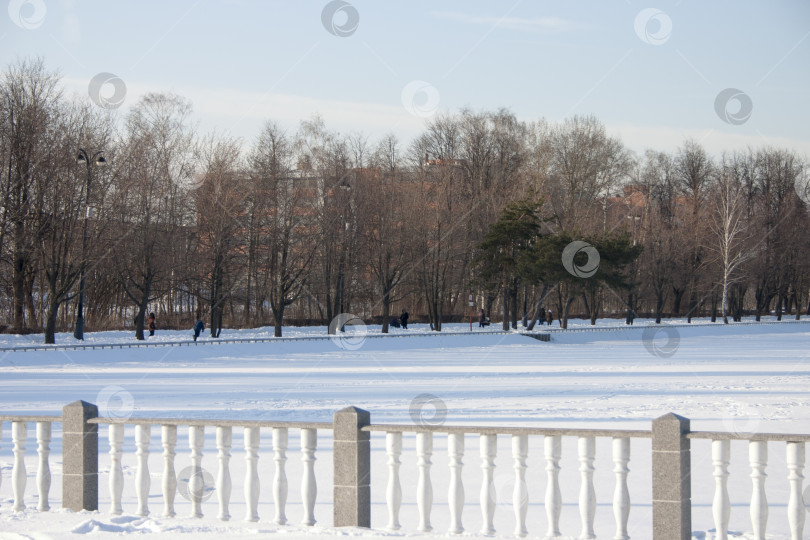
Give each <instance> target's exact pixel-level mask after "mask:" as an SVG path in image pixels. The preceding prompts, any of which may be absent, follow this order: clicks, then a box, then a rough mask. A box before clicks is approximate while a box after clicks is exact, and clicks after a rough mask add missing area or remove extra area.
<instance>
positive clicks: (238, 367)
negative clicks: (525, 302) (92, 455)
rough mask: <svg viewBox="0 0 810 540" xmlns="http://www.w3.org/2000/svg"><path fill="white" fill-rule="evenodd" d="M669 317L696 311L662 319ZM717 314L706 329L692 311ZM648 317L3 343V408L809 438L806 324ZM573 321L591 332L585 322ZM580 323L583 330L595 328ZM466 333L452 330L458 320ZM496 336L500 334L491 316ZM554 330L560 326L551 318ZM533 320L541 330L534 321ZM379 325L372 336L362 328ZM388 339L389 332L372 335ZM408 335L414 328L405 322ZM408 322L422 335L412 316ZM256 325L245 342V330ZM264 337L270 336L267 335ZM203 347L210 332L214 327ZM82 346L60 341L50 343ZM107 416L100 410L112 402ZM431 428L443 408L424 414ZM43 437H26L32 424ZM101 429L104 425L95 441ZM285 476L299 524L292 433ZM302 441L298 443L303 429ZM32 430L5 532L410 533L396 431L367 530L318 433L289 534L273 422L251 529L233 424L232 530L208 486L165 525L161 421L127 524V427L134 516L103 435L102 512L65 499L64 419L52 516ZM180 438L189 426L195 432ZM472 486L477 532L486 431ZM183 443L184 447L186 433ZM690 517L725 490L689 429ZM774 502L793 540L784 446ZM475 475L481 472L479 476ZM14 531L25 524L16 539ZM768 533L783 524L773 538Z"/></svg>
mask: <svg viewBox="0 0 810 540" xmlns="http://www.w3.org/2000/svg"><path fill="white" fill-rule="evenodd" d="M669 322H670V323H671V324H672V323H678V322H685V321H669ZM698 322H705V321H698ZM648 323H649V321H642V320H637V321H636V325H635V327H633V328H626V327H625V326H624V324H623V322H622V321H617V320H612V321H604V322H602V323H601V324H602V325H611V324H612V325H614V326H617V328H616V329H615V330H614V331H605V332H587V333H586V332H582V333H579V332H554V333H553V336H552V342H551V343H541V342H539V341H536V340H533V339H530V338H527V337H525V336H521V335H518V334H516V333H513V334H498V333H490V334H489V335H487V334H474V335H468V336H456V335H453V336H435V335H425V336H418V335H416V336H414V337H410V338H407V339H385V338H383V339H365V340H363V339H362V336H360V337H358V336H350V337H349V339H350V341H343V342H341V341H339V340H338V341H331V340H323V341H303V342H294V341H293V342H290V341H284V342H278V343H272V342H269V343H267V342H265V343H256V344H226V345H221V346H218V347H170V346H167V347H156V348H143V349H141V348H135V349H122V350H114V351H110V350H82V351H75V350H69V351H65V350H52V351H34V352H5V353H1V354H0V389H2V392H0V412H1V413H2V414H35V413H36V414H60V411H61V407H62V406H63V405H65V404H66V403H69V402H71V401H75V400H76V399H84V400H86V401H90V402H94V403H97V404H98V405H99V407H100V409H101V413H102V415H107V416H130V417H132V418H136V417H139V416H140V417H181V418H206V419H214V418H228V419H267V420H295V421H302V420H312V421H329V420H331V416H332V414H333V413H334V411H336V410H338V409H340V408H342V407H345V406H347V405H356V406H358V407H362V408H364V409H367V410H369V411H371V418H372V422H375V423H411V422H412V421H413V420H412V416H411V412H412V411H411V409H412V403H413V400H414V398H415V397H416V396H418V395H420V394H425V393H427V394H432V395H434V396H436V397H437V398H438V399H439V400H440V401H437V402H436V403H439V404H440V406H441V407H442V409H443V411H442V412H444V409H446V418H445V419H444V422H446V423H447V424H448V425H464V424H466V425H498V426H505V425H508V426H547V427H582V428H586V427H594V428H617V429H619V428H630V429H649V427H650V421H651V420H652V419H653V418H655V417H658V416H660V415H662V414H665V413H667V412H676V413H678V414H681V415H683V416H686V417H688V418H690V419H692V429H693V430H723V431H736V432H748V431H768V432H786V433H797V432H800V433H810V421H809V420H808V419H810V369H809V368H810V361H809V360H808V353H807V350H808V344H810V325H805V324H804V323H799V324H795V323H792V322H785V323H784V324H778V325H775V324H768V325H731V326H723V325H722V324H716V325H712V326H698V327H694V328H683V327H676V328H672V329H671V330H670V331H669V332H664V331H659V332H655V331H651V330H649V328H647V325H648ZM572 326H579V321H577V322H576V323H574V324H573V325H572ZM582 326H587V323H586V322H583V323H582ZM465 328H466V329H469V326H468V325H450V326H449V327H448V328H447V329H448V330H453V331H463V330H464V329H465ZM490 328H492V327H490ZM555 328H557V327H556V326H555ZM538 329H539V328H538ZM368 331H369V332H370V331H375V330H374V329H371V328H369V329H368ZM376 331H378V329H377V330H376ZM398 332H400V333H401V332H403V331H401V330H399V331H398ZM408 332H409V333H410V334H418V333H423V334H425V333H429V330H427V329H426V328H424V326H420V325H415V326H414V327H413V328H412V329H409V330H408ZM250 333H252V334H250ZM261 333H268V334H270V333H272V329H260V330H250V331H248V330H246V331H241V332H236V331H233V332H232V331H226V332H223V337H238V336H244V335H249V334H250V335H256V334H261ZM295 333H298V335H312V334H315V335H325V334H326V329H325V328H302V329H295V328H290V329H286V328H285V335H293V334H295ZM188 337H189V336H188V332H177V333H175V332H161V331H159V332H158V335H157V336H156V337H155V338H152V339H158V340H159V339H165V340H167V341H172V340H177V339H181V338H182V339H188ZM267 337H269V335H268V336H267ZM207 339H210V338H207ZM68 340H72V338H69V337H68V335H60V336H58V337H57V342H58V343H60V342H66V341H68ZM115 340H122V341H124V342H132V341H134V340H133V339H132V335H131V333H129V332H126V333H124V332H103V333H98V334H88V335H87V341H88V342H95V343H102V342H104V343H112V342H115ZM30 343H41V336H24V337H17V336H0V346H4V347H8V346H20V345H24V344H30ZM105 413H106V414H105ZM422 414H423V415H425V417H426V419H427V420H428V421H430V420H431V418H433V416H434V411H433V410H428V411H422ZM30 431H31V430H30V429H29V432H30ZM103 432H104V429H102V433H103ZM290 435H291V440H290V453H289V457H290V459H289V462H288V466H289V468H288V476H289V478H290V499H289V503H288V505H289V507H288V517H289V519H290V521H291V522H292V523H297V522H298V521H300V519H301V516H302V513H301V509H300V495H299V493H298V491H297V486H298V483H299V481H300V480H299V479H300V476H299V474H300V471H301V465H300V460H299V459H298V452H297V446H296V445H297V443H298V441H297V434H294V433H293V432H291V434H290ZM213 436H214V433H213V429H208V430H207V431H206V441H205V449H204V456H205V457H204V459H203V467H204V468H206V469H207V470H209V471H212V472H213V474H216V466H217V465H216V449H215V445H214V441H213ZM293 436H295V440H293ZM30 437H31V435H29V441H28V453H27V457H26V464H27V470H28V486H29V487H28V490H27V494H28V495H27V499H26V503H27V505H28V506H29V509H28V510H26V511H25V512H23V513H20V514H14V513H12V512H11V500H12V498H13V497H12V486H11V485H10V475H11V467H12V462H13V456H12V452H11V443H10V438H11V437H10V425H9V423H8V422H4V423H3V425H2V437H1V438H0V473H2V477H3V482H2V484H0V538H7V537H8V538H33V537H37V538H47V537H57V538H65V537H76V535H77V534H84V533H92V536H93V537H99V538H106V537H113V536H119V535H121V534H128V533H138V534H141V533H150V534H147V537H150V538H152V537H154V538H164V537H169V538H197V537H206V538H215V537H223V536H224V537H228V538H232V537H233V538H248V537H255V535H256V534H257V533H262V532H267V533H274V534H276V535H278V536H280V537H281V536H283V537H284V538H289V537H302V538H316V537H319V536H376V537H383V536H407V537H409V538H411V537H421V536H425V537H429V536H431V535H418V534H416V533H415V532H414V531H415V528H416V509H415V506H416V505H415V498H414V493H415V476H416V474H415V456H414V453H413V448H414V442H413V438H412V437H411V438H410V439H409V438H408V437H406V441H405V449H404V453H403V456H402V461H403V465H402V478H403V509H402V516H401V517H402V521H403V528H404V531H406V532H398V533H393V532H386V531H383V530H382V527H384V524H385V522H386V507H385V479H386V465H385V453H384V451H383V449H384V439H383V438H381V437H379V436H376V435H375V436H373V438H372V447H373V454H372V500H373V508H372V524H373V525H374V527H375V529H374V530H373V531H365V530H359V529H349V530H342V529H341V530H336V529H332V528H331V527H330V525H331V506H330V502H331V498H332V493H331V460H332V454H331V441H330V437H329V436H328V434H323V435H321V436H320V437H319V442H318V445H319V448H318V453H317V458H318V461H317V463H316V471H317V477H318V482H319V485H318V504H317V506H316V518H317V519H318V522H319V524H318V525H316V527H315V528H306V527H301V526H297V525H294V526H292V527H278V526H276V525H273V524H272V522H271V519H272V516H273V508H274V506H273V502H272V495H271V488H270V486H271V483H272V478H273V460H272V448H271V446H272V445H271V442H270V441H269V433H268V432H265V431H263V432H262V439H261V446H260V456H261V459H260V460H259V472H260V478H261V485H262V493H261V497H260V505H259V515H260V518H261V519H260V521H259V522H258V523H245V522H241V521H240V520H241V518H242V516H243V513H244V504H243V503H242V501H243V498H242V495H241V493H242V489H243V485H242V478H243V477H244V472H245V468H244V459H243V456H244V451H243V449H242V448H241V432H240V430H235V432H234V447H233V450H232V454H233V459H232V462H231V464H232V468H231V474H232V477H233V479H234V486H233V496H232V501H233V503H232V508H231V514H232V515H233V516H234V518H233V521H231V522H220V521H218V520H216V518H215V516H216V513H217V506H216V497H211V498H210V499H209V500H207V501H206V502H205V503H204V504H203V511H204V513H205V517H204V518H202V519H191V518H187V517H180V518H173V519H165V518H162V517H159V516H160V515H161V513H162V498H161V495H160V471H161V470H162V457H161V455H160V451H161V449H160V443H159V436H158V435H157V432H155V433H153V438H152V453H151V455H150V460H149V464H150V470H151V471H152V488H151V492H150V493H151V495H150V509H151V511H152V515H151V516H150V517H148V518H140V517H135V516H133V515H131V514H127V512H130V513H131V512H134V511H135V492H134V485H133V484H134V481H133V479H134V474H135V456H134V443H133V440H132V437H133V433H132V429H131V428H128V429H127V432H126V440H125V444H124V451H125V454H124V461H123V463H124V474H125V490H124V510H125V515H124V516H121V517H113V516H110V515H109V514H108V513H107V509H108V505H109V502H110V500H109V492H108V489H107V478H108V474H107V472H108V471H109V463H110V462H109V457H108V456H107V454H106V453H107V452H108V451H109V446H108V444H107V441H106V437H105V436H103V435H102V436H101V437H100V443H99V454H100V460H99V462H100V478H99V484H100V507H101V509H102V510H101V511H100V512H96V513H82V514H74V513H71V512H68V511H63V510H61V509H59V508H58V507H59V504H58V502H59V500H60V497H61V480H60V473H61V440H60V433H58V424H57V425H55V426H54V441H53V443H52V459H51V469H52V471H53V473H54V482H53V486H52V488H51V494H52V506H54V510H52V511H51V512H49V513H46V514H40V513H38V512H36V511H35V510H33V509H32V508H33V507H35V506H36V490H35V487H34V486H35V481H34V475H35V474H36V453H35V452H33V451H32V449H33V448H35V446H36V445H35V443H34V441H33V440H32V439H31V438H30ZM183 437H185V438H183ZM467 439H468V440H467V454H466V456H465V469H464V471H465V486H466V489H467V497H466V499H467V503H466V505H465V510H464V526H465V528H466V529H467V530H468V531H473V532H472V533H468V534H470V535H472V536H476V533H475V532H474V531H478V530H479V529H480V526H481V517H480V511H479V509H478V507H477V504H478V503H477V499H478V489H479V486H480V484H479V482H480V476H481V471H480V468H479V467H478V461H479V456H478V444H477V440H476V439H475V438H474V437H472V436H468V437H467ZM178 441H179V444H178V448H177V451H178V456H177V464H178V465H177V466H178V471H179V470H180V469H182V468H183V467H184V466H185V465H186V464H187V462H188V452H189V451H188V448H187V443H186V442H187V434H186V432H185V431H183V430H182V429H181V432H180V433H179V437H178ZM180 441H182V442H180ZM530 445H531V446H530V452H529V461H528V465H529V469H528V478H529V501H530V506H529V523H528V525H529V531H530V535H532V536H538V535H542V534H543V533H544V532H545V530H546V526H547V522H546V517H545V511H544V508H543V504H542V501H543V498H544V490H545V471H544V461H543V455H542V440H541V439H540V438H539V437H538V438H531V439H530ZM609 446H610V445H609V442H608V441H605V440H601V439H600V440H599V441H598V442H597V460H596V485H597V501H598V508H597V516H596V532H597V536H598V537H599V538H606V537H612V536H613V532H614V531H613V515H612V509H611V507H610V502H611V500H612V489H613V473H612V462H611V458H610V448H609ZM692 446H693V455H692V456H693V458H692V461H693V474H692V476H693V484H692V489H693V529H694V530H695V536H696V538H711V537H712V534H711V533H708V531H710V530H711V529H712V528H713V526H712V518H711V500H712V496H713V489H714V487H713V486H714V479H713V477H712V463H711V454H710V449H709V443H708V441H693V445H692ZM769 448H770V452H771V461H770V463H769V465H768V474H769V479H768V484H767V486H768V499H769V501H771V503H772V504H771V508H770V517H769V521H768V522H769V527H768V531H769V534H772V535H773V536H772V537H773V538H779V539H782V538H787V536H786V531H787V526H786V517H785V516H786V508H785V506H786V502H787V498H786V494H787V483H786V480H785V479H786V476H787V472H786V469H785V456H784V443H771V444H770V445H769ZM649 451H650V444H649V441H648V440H645V439H637V440H634V441H633V443H632V458H631V461H630V468H631V475H630V490H631V500H633V501H634V504H633V507H632V510H631V514H630V523H631V531H630V535H631V537H632V538H639V539H646V538H649V537H650V536H649V535H650V531H651V516H650V512H651V508H650V504H649V498H650V479H649V470H650V455H649ZM511 461H512V460H511V448H510V441H509V438H508V437H499V447H498V457H497V460H496V464H497V468H496V477H495V485H496V490H497V496H498V501H499V502H498V506H497V509H496V516H495V526H496V528H497V530H498V535H499V536H506V537H509V536H511V534H510V533H511V531H512V530H513V527H514V517H513V514H512V511H511V490H512V486H513V484H512V482H513V477H514V472H513V471H512V468H511ZM433 462H434V466H433V475H432V478H433V486H434V511H433V521H434V523H433V525H434V528H435V530H436V531H437V534H439V535H444V531H446V530H447V527H448V517H447V485H448V476H449V473H448V467H447V463H448V458H447V444H446V439H445V438H444V437H443V436H441V435H437V436H436V441H435V449H434V456H433ZM577 466H578V464H577V460H576V440H575V439H573V438H564V439H563V460H562V467H563V469H562V473H561V474H562V476H561V480H562V485H563V501H564V506H563V534H564V535H565V536H566V537H576V536H578V535H579V532H580V531H579V514H578V510H577V507H576V501H577V498H578V486H579V473H578V471H577ZM730 471H731V477H730V480H729V482H730V484H729V485H730V493H731V500H732V517H731V529H732V530H733V531H739V532H741V533H743V536H741V538H749V537H750V538H753V536H751V535H750V534H747V533H746V531H750V530H751V526H750V522H749V518H748V508H747V503H748V498H749V496H750V492H751V481H750V478H749V477H748V474H749V473H750V468H749V467H748V462H747V450H746V445H745V443H744V442H739V443H736V442H735V443H733V444H732V463H731V467H730ZM467 475H469V476H467ZM177 502H178V514H179V515H180V516H186V515H188V513H189V511H190V504H189V503H188V502H187V501H186V500H185V499H183V498H181V497H178V498H177ZM11 535H18V536H11ZM769 538H771V536H769Z"/></svg>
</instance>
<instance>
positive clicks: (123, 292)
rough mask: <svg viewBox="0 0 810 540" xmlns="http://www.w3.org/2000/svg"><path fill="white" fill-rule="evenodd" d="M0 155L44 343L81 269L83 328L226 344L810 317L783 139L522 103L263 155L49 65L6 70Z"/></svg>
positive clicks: (1, 220) (802, 241)
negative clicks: (478, 328)
mask: <svg viewBox="0 0 810 540" xmlns="http://www.w3.org/2000/svg"><path fill="white" fill-rule="evenodd" d="M80 149H81V152H82V153H83V154H84V159H83V160H82V161H81V162H79V161H78V160H77V156H78V154H79V152H80ZM0 156H1V157H2V163H3V172H2V185H1V186H0V189H2V193H1V194H0V197H2V200H1V202H0V267H2V271H1V272H0V276H2V277H1V278H0V299H1V301H2V308H0V326H3V327H5V328H6V329H7V331H12V332H15V333H24V332H32V331H43V330H44V332H45V335H46V337H45V339H46V342H53V340H54V333H55V332H56V331H58V330H66V329H69V328H71V327H72V325H73V324H74V323H75V319H76V311H77V303H78V300H79V292H80V282H81V276H82V275H84V276H85V283H86V287H85V290H84V300H85V305H86V307H87V312H86V319H87V327H88V329H102V328H122V327H125V328H133V327H134V332H135V335H136V337H137V338H138V339H143V330H144V324H145V320H146V315H147V314H148V313H149V312H151V311H154V312H157V315H158V320H159V322H160V325H159V326H161V327H164V328H166V327H190V326H191V325H192V324H193V322H194V320H196V318H197V317H202V318H204V319H206V320H207V321H208V323H209V327H210V331H211V334H212V335H213V336H218V335H219V332H220V331H221V329H222V328H223V327H226V326H227V327H250V326H259V325H267V324H273V325H275V333H276V335H281V331H282V325H283V324H284V323H285V322H286V323H293V324H307V323H318V324H328V323H329V322H330V321H332V320H333V319H334V318H335V317H336V316H337V315H339V314H341V313H354V314H356V315H358V316H360V317H362V318H363V319H364V320H366V321H368V322H372V321H373V322H375V323H378V324H381V325H382V327H383V331H387V330H388V321H389V319H390V318H391V317H392V315H393V314H394V313H398V310H399V309H400V308H402V307H407V308H408V310H409V311H410V312H411V313H412V315H413V316H416V318H417V319H419V318H422V319H423V320H425V321H426V322H429V323H430V325H431V328H433V329H434V330H437V331H440V330H441V329H442V324H443V323H444V322H447V321H451V320H466V317H468V316H470V312H471V310H472V308H471V307H470V305H469V299H470V297H472V299H473V302H474V303H475V310H478V309H481V308H482V309H484V310H485V312H486V314H488V315H492V316H496V315H497V316H498V317H500V319H501V320H502V321H503V325H504V328H508V327H509V326H510V325H511V326H512V327H517V325H518V323H519V320H520V319H523V321H524V324H527V325H529V324H533V321H534V320H535V318H536V317H538V316H539V313H540V310H541V309H542V310H544V311H545V310H546V309H552V310H553V311H554V312H555V313H556V316H557V317H558V318H559V319H560V322H561V324H562V325H563V326H565V325H567V320H568V317H569V316H571V315H584V316H587V317H589V318H590V319H591V321H592V322H595V321H596V319H597V318H598V317H600V316H603V315H615V314H620V315H623V316H628V317H632V316H635V315H636V314H644V315H650V316H653V317H655V318H656V320H657V321H658V322H660V321H661V319H662V318H664V317H669V316H678V317H687V318H688V319H689V320H690V321H691V318H692V317H694V316H697V315H711V316H712V318H713V320H714V318H715V317H723V318H724V319H725V320H726V322H727V321H728V319H729V318H732V319H736V320H739V319H740V318H741V317H742V316H743V315H744V314H747V313H752V314H753V315H755V316H756V317H757V319H759V318H760V317H761V316H762V315H764V314H767V313H770V312H771V311H772V310H775V312H776V313H777V316H779V317H781V316H782V314H783V313H795V316H796V317H798V316H799V315H800V312H801V311H803V310H805V311H806V308H810V306H808V305H807V304H808V302H810V297H808V287H809V286H810V284H809V283H808V277H809V276H810V272H809V270H810V268H808V262H807V259H808V257H807V255H808V253H810V245H808V238H807V235H804V234H801V231H806V230H807V227H808V225H810V223H808V211H807V195H808V192H807V189H808V182H807V179H808V178H807V169H806V163H805V161H804V158H802V157H801V156H798V155H797V154H796V153H795V152H792V151H790V150H786V149H779V148H772V147H762V148H750V149H747V150H745V151H736V152H728V153H724V154H722V155H720V156H711V155H709V154H708V153H707V152H706V150H705V149H704V148H703V147H702V146H701V145H700V144H699V143H698V142H696V141H694V140H685V141H684V142H683V144H682V145H681V146H680V148H678V149H677V150H676V151H675V152H658V151H653V150H648V151H647V152H646V153H645V154H644V155H641V156H638V155H635V154H633V153H632V152H631V151H629V150H628V149H627V148H626V147H625V146H624V145H623V144H622V142H621V140H619V139H618V138H616V137H612V136H610V135H609V134H608V133H607V132H606V130H605V127H604V125H603V124H602V123H601V122H600V121H599V120H598V119H597V118H595V117H593V116H574V117H572V118H569V119H566V120H564V121H562V122H559V123H550V122H546V121H544V120H538V121H534V122H524V121H520V120H518V119H517V118H516V117H515V115H514V114H512V113H511V112H510V111H509V110H507V109H499V110H496V111H473V110H469V109H464V110H461V111H459V112H455V113H446V114H438V115H436V116H434V117H432V118H430V119H429V120H427V121H426V124H425V127H424V129H423V131H422V133H421V134H419V135H418V136H417V137H416V138H415V139H414V140H412V141H409V142H407V143H404V142H402V141H400V140H399V139H398V138H397V136H396V135H395V134H389V135H386V136H384V137H382V138H381V139H380V140H376V141H373V140H370V138H369V137H367V136H364V135H363V134H360V133H351V134H344V133H339V132H336V131H333V130H330V129H328V128H327V126H326V125H325V123H324V122H323V120H322V119H321V118H320V117H318V116H317V115H315V116H313V117H312V118H309V119H306V120H304V121H302V122H301V123H300V126H299V128H298V129H297V131H295V132H288V131H286V130H285V129H283V128H282V127H281V126H279V125H278V124H277V123H275V122H272V121H268V122H267V123H266V124H265V125H264V127H263V129H262V130H261V132H260V133H259V134H258V135H257V136H256V138H255V139H254V140H252V141H249V142H247V143H245V142H243V141H241V140H239V139H236V138H233V137H231V136H229V135H227V134H222V133H209V134H200V133H198V132H197V130H196V128H195V125H194V121H193V117H192V106H191V103H189V101H188V100H186V99H185V98H183V97H182V96H178V95H175V94H159V93H151V94H147V95H145V96H144V97H142V98H141V99H140V101H139V102H138V103H137V104H135V105H134V106H133V107H132V108H131V109H130V110H129V111H128V112H127V113H126V114H123V115H121V114H119V113H117V112H115V111H108V110H104V109H101V108H98V107H95V106H93V105H91V104H89V103H88V102H87V100H82V99H78V98H70V97H67V96H66V95H65V94H64V92H63V89H62V86H61V83H60V78H59V76H58V74H56V73H54V72H51V71H49V70H48V69H47V68H46V67H45V65H44V62H43V61H42V60H38V59H37V60H21V61H19V62H17V63H16V64H14V65H11V66H9V67H7V69H6V70H5V72H4V73H3V74H2V78H1V79H0ZM99 157H101V158H103V159H99ZM572 246H574V247H576V246H579V248H577V249H576V250H574V251H571V249H572ZM566 250H568V251H566ZM594 254H595V255H594ZM566 258H567V260H566ZM592 259H593V260H592ZM590 263H595V264H596V263H598V266H597V267H595V268H596V269H595V271H594V272H591V271H590V270H588V272H584V273H583V272H579V271H577V269H582V268H584V265H587V264H590ZM585 274H587V275H585Z"/></svg>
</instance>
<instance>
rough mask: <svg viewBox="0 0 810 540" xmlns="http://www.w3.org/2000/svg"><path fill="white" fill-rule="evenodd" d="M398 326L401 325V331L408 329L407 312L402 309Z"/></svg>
mask: <svg viewBox="0 0 810 540" xmlns="http://www.w3.org/2000/svg"><path fill="white" fill-rule="evenodd" d="M399 324H401V325H402V329H403V330H407V329H408V311H407V310H406V309H405V308H402V314H401V315H400V316H399Z"/></svg>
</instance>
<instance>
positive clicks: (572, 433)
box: [360, 424, 652, 439]
mask: <svg viewBox="0 0 810 540" xmlns="http://www.w3.org/2000/svg"><path fill="white" fill-rule="evenodd" d="M360 429H361V430H362V431H384V432H388V431H391V432H399V433H401V432H434V433H454V434H460V433H470V434H477V435H551V436H555V435H560V436H569V437H638V438H647V439H649V438H652V431H650V430H640V429H580V428H534V427H508V426H505V427H499V426H447V425H416V424H371V425H368V426H364V427H362V428H360Z"/></svg>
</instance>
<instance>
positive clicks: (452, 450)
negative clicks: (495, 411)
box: [447, 433, 464, 534]
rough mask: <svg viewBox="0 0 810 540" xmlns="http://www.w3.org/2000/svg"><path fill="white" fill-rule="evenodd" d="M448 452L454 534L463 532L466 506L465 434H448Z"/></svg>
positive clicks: (452, 528) (451, 526) (451, 515)
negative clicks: (463, 514) (462, 513)
mask: <svg viewBox="0 0 810 540" xmlns="http://www.w3.org/2000/svg"><path fill="white" fill-rule="evenodd" d="M447 454H448V456H449V457H450V487H449V488H448V493H447V502H448V503H449V505H450V530H449V532H450V533H452V534H461V533H463V532H464V527H463V526H462V524H461V512H462V510H463V508H464V483H463V482H462V477H461V470H462V468H463V467H464V463H463V462H462V460H463V459H464V434H463V433H451V434H450V435H448V436H447Z"/></svg>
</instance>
